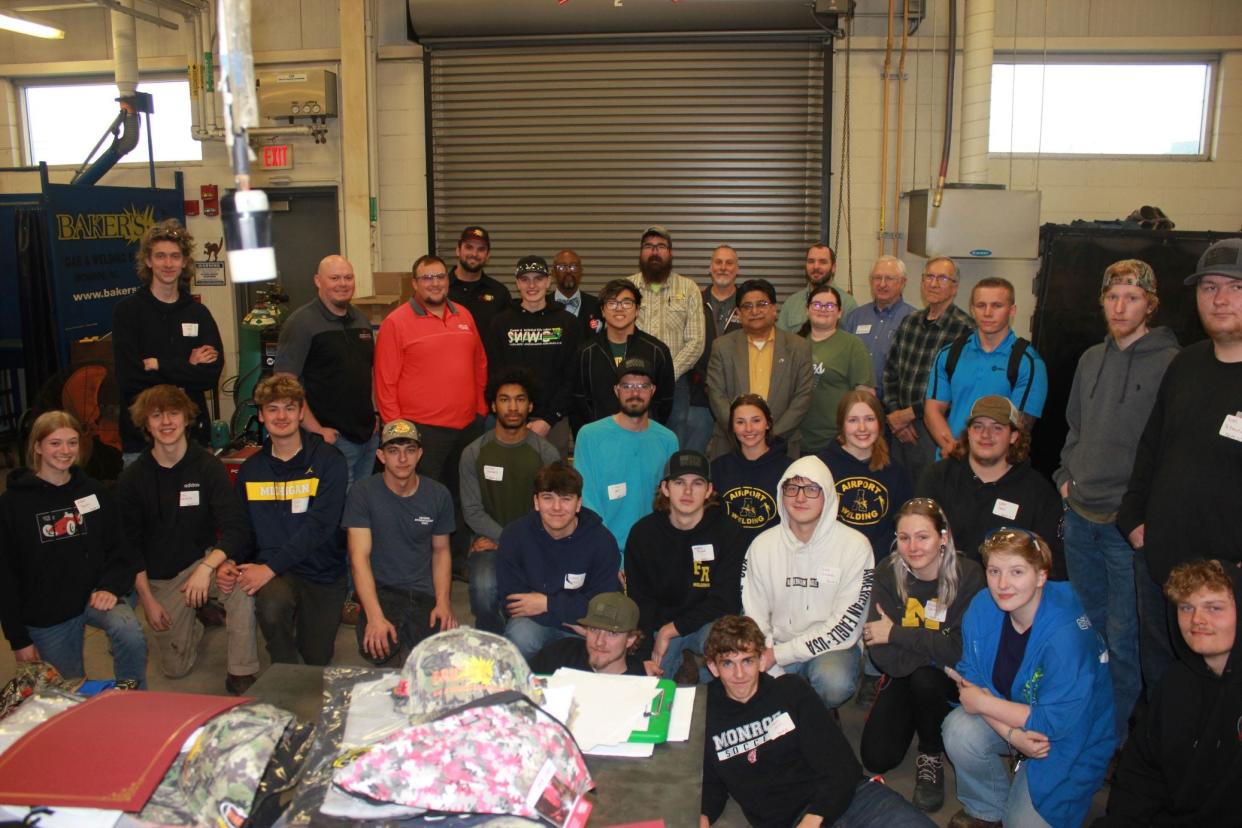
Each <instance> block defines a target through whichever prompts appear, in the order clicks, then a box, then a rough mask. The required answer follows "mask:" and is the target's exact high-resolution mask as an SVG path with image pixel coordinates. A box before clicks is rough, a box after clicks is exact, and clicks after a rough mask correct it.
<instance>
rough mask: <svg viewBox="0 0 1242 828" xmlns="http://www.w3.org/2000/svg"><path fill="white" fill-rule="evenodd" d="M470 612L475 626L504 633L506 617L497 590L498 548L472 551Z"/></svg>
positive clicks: (499, 633) (498, 633)
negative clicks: (501, 608) (501, 609)
mask: <svg viewBox="0 0 1242 828" xmlns="http://www.w3.org/2000/svg"><path fill="white" fill-rule="evenodd" d="M470 612H472V613H474V626H475V628H477V629H480V630H486V631H487V632H490V633H496V635H504V632H505V619H504V616H503V615H502V614H501V612H500V594H499V593H498V592H497V591H496V550H494V549H493V550H489V551H487V552H471V553H470Z"/></svg>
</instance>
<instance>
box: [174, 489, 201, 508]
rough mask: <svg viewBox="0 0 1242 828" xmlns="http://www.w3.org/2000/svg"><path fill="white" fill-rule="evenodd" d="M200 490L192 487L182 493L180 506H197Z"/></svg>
mask: <svg viewBox="0 0 1242 828" xmlns="http://www.w3.org/2000/svg"><path fill="white" fill-rule="evenodd" d="M199 495H200V492H199V490H198V489H190V490H189V491H186V492H182V493H181V501H180V503H178V505H179V506H197V505H198V499H199Z"/></svg>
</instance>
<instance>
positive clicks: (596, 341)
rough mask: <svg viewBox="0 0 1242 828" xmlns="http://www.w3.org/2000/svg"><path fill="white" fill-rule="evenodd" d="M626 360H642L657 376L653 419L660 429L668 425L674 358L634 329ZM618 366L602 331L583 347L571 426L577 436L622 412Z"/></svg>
mask: <svg viewBox="0 0 1242 828" xmlns="http://www.w3.org/2000/svg"><path fill="white" fill-rule="evenodd" d="M625 356H626V357H627V358H629V357H642V358H643V359H645V360H647V361H648V362H650V363H651V367H652V368H653V369H654V370H655V372H656V375H655V376H654V377H652V378H651V379H652V382H654V383H655V386H656V388H655V396H654V397H652V398H651V416H652V417H653V418H654V419H655V421H656V422H658V423H659V424H660V425H665V424H667V423H668V418H669V415H670V414H672V413H673V355H672V353H671V352H670V351H669V349H668V346H667V345H665V344H664V343H663V342H661V341H660V340H659V339H657V338H656V337H654V336H652V335H651V334H649V333H646V332H644V331H640V330H639V329H638V328H635V329H634V333H632V334H630V337H629V339H627V340H626V343H625ZM616 384H617V364H616V362H614V361H613V358H612V351H611V350H610V349H609V347H608V331H607V330H601V331H600V332H599V333H597V334H596V335H595V336H592V337H590V338H589V339H587V340H586V341H585V342H583V343H582V347H581V348H580V349H579V350H578V359H577V364H576V365H575V366H574V381H573V407H572V408H571V409H570V412H569V424H570V425H571V426H572V427H573V430H574V434H575V435H576V434H577V433H578V429H580V428H582V427H583V426H584V425H586V424H587V423H593V422H595V421H596V420H598V419H600V418H601V417H609V416H611V415H613V414H616V413H617V412H618V411H620V410H621V403H619V402H618V401H617V393H616V392H615V391H613V386H615V385H616Z"/></svg>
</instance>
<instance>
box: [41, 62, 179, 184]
mask: <svg viewBox="0 0 1242 828" xmlns="http://www.w3.org/2000/svg"><path fill="white" fill-rule="evenodd" d="M138 91H139V92H147V93H149V94H151V95H152V96H153V97H154V99H155V101H154V108H155V111H154V112H153V113H152V115H151V119H150V121H149V123H150V124H151V141H152V145H153V148H154V150H155V160H156V161H157V162H160V161H201V160H202V158H203V147H202V144H201V143H200V142H198V141H195V140H194V139H193V138H192V137H191V136H190V122H191V118H190V92H189V83H188V82H187V81H184V80H158V81H141V82H140V83H139V84H138ZM23 93H24V97H25V111H26V148H27V154H28V156H29V158H30V163H32V164H38V163H39V162H40V161H46V162H47V163H48V164H72V165H74V166H77V165H79V164H81V163H82V162H83V161H84V160H85V159H86V156H87V154H88V153H89V152H90V151H91V149H92V148H93V147H94V146H95V142H97V141H98V140H99V137H100V136H101V135H103V134H104V130H106V129H107V128H108V125H109V124H111V123H112V120H113V119H114V118H116V113H117V103H116V97H117V91H116V84H115V83H78V84H55V85H52V84H48V85H43V86H33V85H32V86H26V87H25V89H24V90H23ZM147 123H148V121H147V119H146V117H143V128H142V133H141V134H140V135H139V138H138V146H136V147H134V149H133V151H132V152H130V153H129V154H128V155H126V156H125V158H124V159H123V162H124V163H134V162H141V163H144V164H145V163H146V162H147V133H146V124H147ZM111 141H112V138H111V137H110V136H109V137H108V138H107V139H106V140H105V143H104V147H107V146H108V144H110V143H111ZM100 151H101V152H102V151H103V147H101V148H100Z"/></svg>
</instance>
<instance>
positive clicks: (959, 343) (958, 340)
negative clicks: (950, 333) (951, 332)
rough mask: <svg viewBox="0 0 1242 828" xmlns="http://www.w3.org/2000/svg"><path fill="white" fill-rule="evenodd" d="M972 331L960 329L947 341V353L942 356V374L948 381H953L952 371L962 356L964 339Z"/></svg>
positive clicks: (968, 336) (967, 337)
mask: <svg viewBox="0 0 1242 828" xmlns="http://www.w3.org/2000/svg"><path fill="white" fill-rule="evenodd" d="M972 333H974V331H962V332H961V333H960V334H958V335H957V336H955V337H954V338H953V341H952V342H951V343H949V353H948V354H946V355H945V358H944V376H945V379H947V380H948V381H949V382H953V371H954V370H955V369H956V368H957V361H958V360H959V359H961V358H962V349H963V348H965V347H966V340H968V339H970V335H971V334H972Z"/></svg>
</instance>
